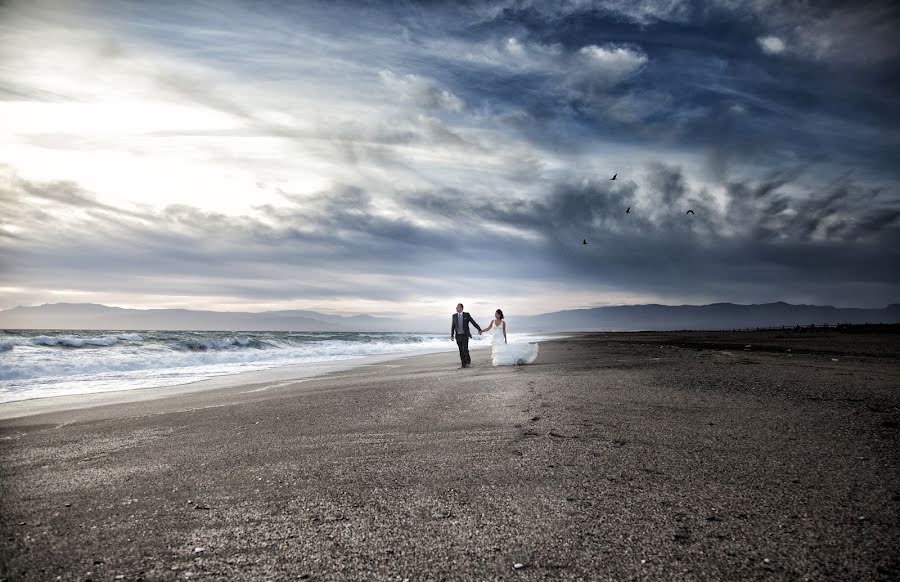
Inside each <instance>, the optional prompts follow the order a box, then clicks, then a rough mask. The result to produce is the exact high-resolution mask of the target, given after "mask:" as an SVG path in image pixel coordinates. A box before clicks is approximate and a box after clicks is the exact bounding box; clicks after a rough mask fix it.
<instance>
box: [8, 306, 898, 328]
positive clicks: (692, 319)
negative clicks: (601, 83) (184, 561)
mask: <svg viewBox="0 0 900 582" xmlns="http://www.w3.org/2000/svg"><path fill="white" fill-rule="evenodd" d="M448 316H449V313H448ZM473 316H474V317H475V319H476V320H477V321H480V322H481V323H483V324H484V325H486V324H487V322H488V318H489V317H490V314H478V313H473ZM446 323H447V322H446V320H445V319H443V318H434V319H431V320H427V321H423V320H421V319H415V320H411V319H401V318H385V317H373V316H371V315H354V316H339V315H329V314H325V313H318V312H316V311H302V310H288V311H265V312H261V313H246V312H222V311H198V310H191V309H123V308H121V307H108V306H106V305H97V304H93V303H48V304H44V305H38V306H35V307H15V308H13V309H7V310H4V311H0V328H7V329H117V330H145V329H171V330H198V331H213V330H223V331H433V332H445V331H448V330H447V327H448V326H447V325H446ZM823 323H827V324H829V325H832V324H837V323H900V304H891V305H888V306H887V307H885V308H882V309H857V308H843V307H842V308H838V307H832V306H828V305H824V306H823V305H792V304H789V303H784V302H778V303H764V304H760V305H738V304H734V303H713V304H711V305H653V304H651V305H619V306H610V307H595V308H592V309H573V310H568V311H557V312H554V313H544V314H541V315H532V316H518V317H515V316H513V317H512V318H511V320H510V327H511V329H512V331H514V332H526V331H528V332H535V331H543V332H554V331H598V330H602V331H640V330H660V331H662V330H671V329H730V328H737V327H757V326H759V327H769V326H781V325H788V326H793V325H809V324H816V325H820V324H823Z"/></svg>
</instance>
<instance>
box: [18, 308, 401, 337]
mask: <svg viewBox="0 0 900 582" xmlns="http://www.w3.org/2000/svg"><path fill="white" fill-rule="evenodd" d="M0 327H4V328H9V329H121V330H128V329H136V330H141V329H172V330H197V331H214V330H225V331H232V330H235V331H236V330H240V331H384V330H387V328H389V327H390V321H389V320H388V321H387V322H380V320H379V319H378V318H374V317H372V318H369V316H366V319H364V320H360V319H359V318H357V317H340V316H332V315H326V314H323V313H316V312H314V311H280V312H279V311H269V312H262V313H243V312H222V311H196V310H190V309H123V308H120V307H108V306H106V305H97V304H93V303H51V304H45V305H39V306H36V307H15V308H13V309H8V310H5V311H0Z"/></svg>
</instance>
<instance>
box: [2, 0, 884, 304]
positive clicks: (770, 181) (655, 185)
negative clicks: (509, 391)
mask: <svg viewBox="0 0 900 582" xmlns="http://www.w3.org/2000/svg"><path fill="white" fill-rule="evenodd" d="M898 33H900V9H898V8H897V7H896V6H895V5H892V3H890V2H845V3H828V2H817V3H809V2H773V1H769V0H750V1H746V2H738V1H734V0H710V1H707V2H680V1H677V0H636V1H618V0H598V1H588V0H568V1H560V2H551V1H544V0H533V1H532V0H494V1H484V2H479V1H461V2H453V3H443V2H414V1H406V2H365V3H363V2H341V1H329V2H312V1H310V2H276V1H263V0H256V1H249V0H248V1H244V2H238V1H228V0H221V1H219V0H217V1H215V2H182V1H177V2H176V1H173V2H167V1H165V0H163V1H159V2H142V1H118V0H104V1H102V2H91V1H83V0H64V1H58V2H56V1H44V0H27V1H16V0H4V1H0V309H4V308H11V307H14V306H16V305H37V304H41V303H55V302H75V303H80V302H91V303H104V304H107V305H115V306H121V307H137V308H151V307H156V308H159V307H167V308H171V307H179V308H191V309H212V310H226V311H232V310H233V311H263V310H270V309H315V310H319V311H323V312H328V313H337V314H356V313H369V314H373V315H382V316H397V317H404V318H410V317H411V318H415V317H419V316H422V317H431V316H436V315H442V314H446V313H450V312H452V311H453V310H454V307H455V305H456V303H457V302H459V301H462V302H464V303H465V304H466V306H467V310H470V309H471V310H473V311H478V312H489V311H490V310H492V309H493V308H495V307H502V308H503V309H504V311H505V312H506V314H507V316H509V315H511V314H516V313H520V314H537V313H543V312H549V311H555V310H559V309H569V308H584V307H594V306H602V305H623V304H640V303H663V304H673V305H678V304H705V303H713V302H719V301H731V302H737V303H762V302H770V301H787V302H791V303H812V304H831V305H837V306H844V307H883V306H884V305H886V304H888V303H897V302H900V269H898V268H897V266H898V265H900V190H898V184H900V171H898V167H900V164H898V161H900V160H898V151H900V149H898V146H900V132H898V129H900V124H898V122H900V107H898V106H900V76H898V72H900V70H898V51H900V44H898V43H896V42H895V39H896V38H897V37H898V36H900V34H898ZM614 174H616V179H615V180H610V178H611V177H612V176H613V175H614ZM629 208H630V211H628V212H626V210H629ZM688 210H693V214H688V213H687V211H688ZM583 241H587V243H588V244H586V245H585V244H582V242H583Z"/></svg>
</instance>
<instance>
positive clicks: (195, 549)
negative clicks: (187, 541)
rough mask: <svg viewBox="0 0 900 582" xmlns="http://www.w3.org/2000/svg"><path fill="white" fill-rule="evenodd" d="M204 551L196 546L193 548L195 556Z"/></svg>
mask: <svg viewBox="0 0 900 582" xmlns="http://www.w3.org/2000/svg"><path fill="white" fill-rule="evenodd" d="M204 551H206V550H205V549H204V548H202V547H200V546H197V547H196V548H194V553H195V554H202V553H203V552H204Z"/></svg>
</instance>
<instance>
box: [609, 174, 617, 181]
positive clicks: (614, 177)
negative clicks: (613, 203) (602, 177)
mask: <svg viewBox="0 0 900 582" xmlns="http://www.w3.org/2000/svg"><path fill="white" fill-rule="evenodd" d="M618 175H619V174H618V173H616V174H613V177H612V178H610V180H615V179H616V176H618Z"/></svg>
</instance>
